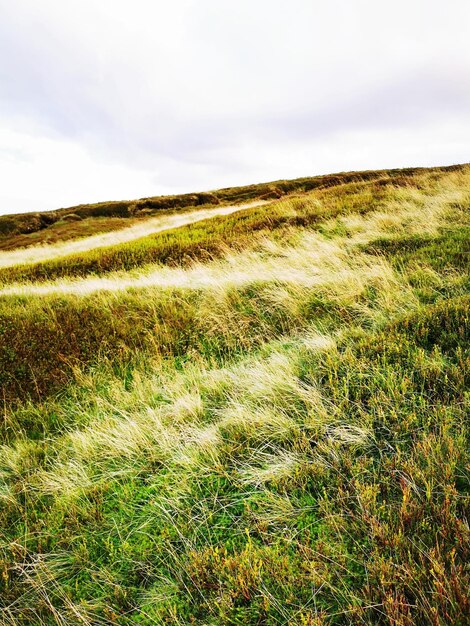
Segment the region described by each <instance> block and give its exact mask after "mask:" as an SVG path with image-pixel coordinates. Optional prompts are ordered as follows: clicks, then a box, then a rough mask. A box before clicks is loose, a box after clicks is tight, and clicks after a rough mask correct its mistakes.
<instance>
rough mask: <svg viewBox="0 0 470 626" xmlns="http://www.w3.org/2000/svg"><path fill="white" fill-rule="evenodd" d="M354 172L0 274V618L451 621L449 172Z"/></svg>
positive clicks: (465, 170) (453, 283)
mask: <svg viewBox="0 0 470 626" xmlns="http://www.w3.org/2000/svg"><path fill="white" fill-rule="evenodd" d="M356 176H357V178H355V179H354V180H352V181H351V180H348V181H344V179H341V180H340V181H339V182H341V184H339V185H335V186H329V187H326V186H323V187H322V188H313V189H312V188H305V187H303V188H302V189H299V187H296V188H295V189H291V188H290V189H289V190H288V191H289V192H291V191H295V195H294V196H291V197H287V198H279V199H278V200H275V199H272V201H271V202H269V203H267V204H264V205H262V206H257V207H254V208H251V209H246V210H244V211H240V212H238V213H234V214H232V215H230V216H225V217H217V218H213V219H211V220H206V221H204V222H199V223H198V224H193V225H190V226H186V227H181V228H178V229H174V230H171V231H166V232H165V233H159V234H156V235H152V236H150V237H148V238H145V239H141V240H136V241H134V242H129V243H126V244H119V245H116V246H113V247H109V248H101V249H99V250H98V249H97V250H90V251H88V252H86V253H83V254H81V255H78V254H77V255H73V256H68V257H63V258H62V259H54V260H49V261H45V262H43V263H38V264H35V265H24V266H15V267H12V268H4V269H3V270H2V272H1V277H2V278H1V280H2V281H3V285H4V286H3V288H2V289H1V290H0V337H1V341H0V385H1V389H2V397H3V400H4V402H3V414H2V419H1V420H0V433H1V441H2V442H3V443H2V445H1V446H0V503H1V505H0V573H1V576H0V623H2V624H6V625H8V626H10V625H11V626H16V625H18V626H24V625H29V624H42V625H45V626H48V625H52V624H61V625H63V624H88V625H90V626H91V625H93V626H94V625H95V624H122V625H124V624H152V625H153V624H175V625H183V624H184V625H186V624H188V625H189V624H198V625H200V626H202V625H204V626H205V625H210V624H213V625H218V624H240V625H260V624H265V625H269V626H271V625H272V626H274V625H276V626H277V625H284V624H293V625H298V626H307V625H310V626H313V625H315V626H320V625H323V624H324V625H329V626H330V625H331V626H333V625H334V626H336V625H346V624H351V625H356V624H357V625H359V624H370V625H372V624H374V625H375V624H384V625H390V626H392V625H393V626H412V625H413V626H414V625H428V624H429V625H432V626H445V625H448V624H455V625H457V626H464V625H465V624H467V623H468V622H469V620H470V602H469V599H468V588H469V583H470V572H469V570H468V562H469V556H470V554H469V552H470V550H469V549H470V530H469V527H468V519H469V513H470V512H469V502H470V500H469V478H470V476H469V469H470V458H469V445H468V444H469V441H468V426H469V425H468V413H469V412H468V409H469V397H470V396H469V393H468V391H469V372H470V350H469V345H470V336H469V311H470V292H469V275H468V268H469V263H468V253H469V251H470V250H469V229H470V220H469V207H470V191H469V190H470V185H469V184H470V167H468V166H460V167H456V168H450V169H446V168H436V169H431V170H410V171H407V172H405V173H403V172H402V173H401V174H400V175H398V174H396V175H395V174H394V175H392V174H391V173H387V174H384V172H376V173H366V174H365V175H356ZM331 180H333V177H332V178H331V179H330V181H331ZM337 182H338V181H337ZM302 184H304V185H305V183H302ZM286 185H287V183H286ZM247 193H248V192H247ZM249 193H251V191H250V192H249ZM239 194H241V191H239ZM251 197H253V196H251ZM237 200H238V201H241V200H246V198H242V197H241V195H239V196H238V197H237ZM230 201H233V198H232V199H230ZM70 225H71V226H73V225H74V222H70ZM152 264H153V265H152Z"/></svg>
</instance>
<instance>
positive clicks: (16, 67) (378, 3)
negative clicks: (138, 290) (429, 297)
mask: <svg viewBox="0 0 470 626" xmlns="http://www.w3.org/2000/svg"><path fill="white" fill-rule="evenodd" d="M469 42H470V1H469V0H446V1H445V2H444V1H443V0H394V1H393V2H389V1H388V2H385V1H383V0H328V2H325V0H321V1H319V0H289V1H287V0H282V1H281V0H236V1H235V2H224V1H223V0H171V1H169V0H165V1H162V0H41V1H40V2H38V0H0V214H6V213H15V212H23V211H37V210H47V209H54V208H59V207H64V206H73V205H76V204H79V203H87V202H98V201H102V200H118V199H133V198H139V197H146V196H153V195H160V194H169V193H181V192H190V191H202V190H209V189H216V188H220V187H226V186H232V185H242V184H249V183H255V182H264V181H269V180H276V179H280V178H295V177H300V176H313V175H316V174H322V173H331V172H339V171H351V170H363V169H377V168H386V167H406V166H431V165H445V164H452V163H464V162H468V161H470V43H469Z"/></svg>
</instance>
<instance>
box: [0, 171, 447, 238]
mask: <svg viewBox="0 0 470 626" xmlns="http://www.w3.org/2000/svg"><path fill="white" fill-rule="evenodd" d="M458 167H459V166H449V167H445V168H436V170H442V171H451V170H453V169H455V168H458ZM416 172H419V168H407V169H402V170H382V171H370V172H347V173H342V174H333V175H327V176H313V177H310V178H298V179H296V180H279V181H275V182H272V183H261V184H258V185H248V186H245V187H229V188H227V189H219V190H216V191H212V192H200V193H195V194H180V195H177V196H157V197H152V198H141V199H140V200H132V201H131V200H127V201H126V200H124V201H118V202H116V201H111V202H99V203H96V204H80V205H78V206H74V207H69V208H63V209H56V210H54V211H47V212H42V213H40V212H31V213H20V214H16V215H2V216H0V250H10V249H13V248H17V247H22V246H29V245H36V244H38V243H50V242H52V241H59V240H68V239H75V238H77V237H86V236H89V235H91V234H95V233H100V232H105V231H109V230H114V229H119V228H122V227H123V226H124V225H125V224H126V222H128V221H134V220H135V219H136V218H139V217H142V216H148V215H149V214H150V215H152V214H160V213H162V212H169V211H175V210H176V211H177V210H181V209H184V208H189V207H201V206H204V205H206V206H210V205H217V204H242V203H246V202H249V201H251V200H259V199H273V198H280V197H281V196H284V195H285V194H290V193H298V192H305V191H309V190H311V189H316V188H325V187H331V186H335V185H340V184H344V183H350V182H358V181H361V180H374V179H377V180H385V181H387V180H389V179H394V180H400V179H401V178H402V177H404V176H405V177H406V176H407V175H412V174H414V173H416ZM71 222H72V223H73V227H70V226H71ZM64 226H65V227H64ZM67 226H68V227H67Z"/></svg>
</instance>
